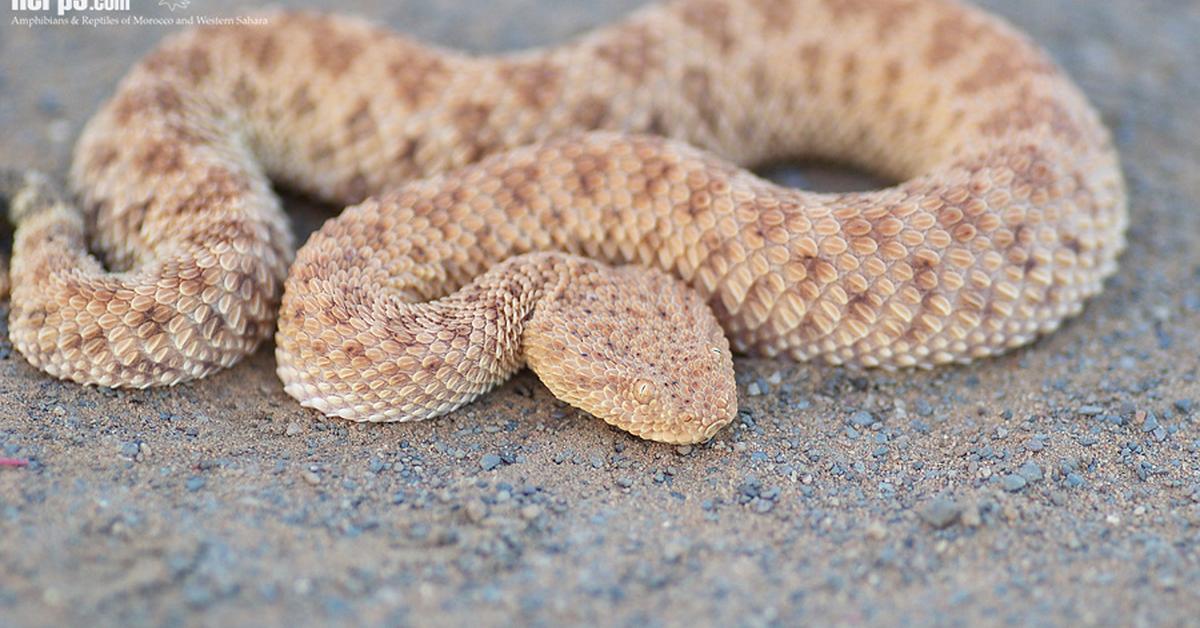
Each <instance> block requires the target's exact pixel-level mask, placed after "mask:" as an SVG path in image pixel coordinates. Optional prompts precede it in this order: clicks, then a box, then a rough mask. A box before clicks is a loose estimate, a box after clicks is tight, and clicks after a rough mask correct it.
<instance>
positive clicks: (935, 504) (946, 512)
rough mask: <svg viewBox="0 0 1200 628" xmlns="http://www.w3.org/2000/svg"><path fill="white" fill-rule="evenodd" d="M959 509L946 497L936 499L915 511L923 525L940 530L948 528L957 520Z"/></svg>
mask: <svg viewBox="0 0 1200 628" xmlns="http://www.w3.org/2000/svg"><path fill="white" fill-rule="evenodd" d="M960 512H961V507H960V506H959V505H958V503H957V502H955V501H954V500H952V499H950V498H948V497H936V498H934V499H933V501H931V502H928V503H926V504H925V505H924V506H922V507H920V508H919V509H917V516H919V517H921V520H923V521H924V522H925V523H927V524H929V525H931V526H933V527H934V528H937V529H939V530H941V529H942V528H946V527H949V526H950V524H952V523H954V522H955V520H957V519H958V515H959V513H960Z"/></svg>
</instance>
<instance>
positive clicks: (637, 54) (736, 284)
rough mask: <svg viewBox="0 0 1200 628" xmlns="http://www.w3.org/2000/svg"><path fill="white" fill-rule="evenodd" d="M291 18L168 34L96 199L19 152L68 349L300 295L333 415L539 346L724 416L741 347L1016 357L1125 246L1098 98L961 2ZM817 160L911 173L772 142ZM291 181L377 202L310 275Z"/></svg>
mask: <svg viewBox="0 0 1200 628" xmlns="http://www.w3.org/2000/svg"><path fill="white" fill-rule="evenodd" d="M267 17H268V20H267V21H268V22H269V24H268V25H266V26H226V27H206V28H199V29H194V30H189V31H186V32H183V33H180V34H177V35H175V36H172V37H170V38H169V39H167V40H166V41H165V42H164V43H163V44H162V45H161V46H160V47H159V48H158V49H157V50H156V51H155V52H153V53H152V54H150V55H149V56H148V57H146V58H145V59H144V60H143V61H142V62H140V63H139V64H138V65H137V66H136V68H135V69H134V70H133V71H132V72H131V73H130V74H129V75H128V76H127V77H126V78H125V79H124V81H123V82H122V83H121V84H120V86H119V87H118V89H117V92H116V95H115V96H114V97H113V98H112V99H111V100H110V101H109V102H108V103H107V104H106V105H105V106H104V107H103V108H102V110H101V111H100V112H99V113H98V114H97V115H96V116H95V117H94V118H93V119H92V121H91V122H90V123H89V124H88V125H87V127H86V128H85V130H84V132H83V134H82V136H81V138H80V140H79V144H78V147H77V151H76V157H75V161H74V165H73V169H72V173H71V174H72V182H73V186H74V190H75V192H76V194H77V197H78V198H77V200H75V199H65V197H61V196H59V195H58V194H57V193H56V191H55V188H54V186H53V185H52V184H50V183H48V182H47V181H46V180H45V179H43V178H41V177H39V176H37V175H32V174H30V175H14V174H9V175H6V176H5V177H4V178H3V180H2V181H0V187H2V188H4V191H5V192H6V194H7V195H8V196H10V197H11V202H10V214H11V218H12V219H13V220H14V222H15V223H16V224H17V225H18V228H17V231H16V235H15V244H14V256H13V266H12V269H11V276H12V281H13V289H12V307H11V314H10V316H11V321H10V333H11V335H12V339H13V343H14V345H15V346H16V348H17V349H18V350H19V351H20V352H21V354H22V355H24V356H25V357H26V359H28V360H29V361H30V362H31V363H32V364H34V365H35V366H37V367H39V368H41V369H43V370H45V371H46V372H48V373H50V374H52V375H55V376H57V377H62V378H66V379H71V380H74V381H77V382H83V383H89V384H101V385H105V386H133V387H141V386H151V385H159V384H174V383H177V382H181V381H185V380H188V379H191V378H196V377H202V376H204V375H206V374H209V373H212V372H213V371H214V370H217V369H219V368H222V367H226V366H229V365H231V364H233V363H234V362H236V361H237V360H239V359H240V358H241V357H243V356H245V355H246V354H248V353H250V352H252V351H254V350H255V348H256V347H257V346H258V345H259V343H260V342H262V341H263V340H264V339H265V338H267V337H268V336H269V335H270V333H271V331H272V329H273V328H274V326H275V322H276V311H277V309H278V311H279V321H278V333H277V336H276V345H277V349H276V356H277V360H278V372H279V375H280V377H281V378H282V379H283V381H284V384H285V387H286V390H287V392H288V393H290V394H291V395H292V396H294V397H295V398H297V399H298V400H300V401H301V403H303V404H304V405H306V406H310V407H314V408H317V409H319V410H320V411H322V412H324V413H326V414H329V415H335V416H342V417H345V418H349V419H355V420H369V421H396V420H411V419H422V418H428V417H433V416H437V415H439V414H443V413H445V412H448V411H450V410H452V409H454V408H456V407H459V406H461V405H462V404H464V403H466V402H468V401H470V400H471V399H473V398H475V397H476V396H477V395H479V394H480V393H482V392H483V391H485V390H487V389H488V388H490V387H493V386H495V385H496V384H497V383H499V382H501V381H503V380H504V379H505V378H506V377H508V376H509V375H510V374H511V373H513V372H514V371H515V370H516V369H518V368H521V367H522V366H523V365H526V364H528V365H529V366H531V367H532V368H533V369H534V370H535V371H536V372H537V373H538V375H539V376H540V377H541V378H542V380H543V381H544V382H545V383H546V385H547V386H548V387H549V389H550V390H551V391H552V392H554V394H556V395H558V396H559V397H561V398H562V399H564V400H566V401H568V402H570V403H572V404H575V405H577V406H579V407H581V408H583V409H584V410H587V411H589V412H591V413H592V414H594V415H596V416H598V417H600V418H602V419H604V420H605V421H608V422H610V423H612V424H614V425H617V426H618V427H621V428H623V429H626V430H628V431H630V432H632V433H634V434H638V435H640V436H644V437H647V438H652V439H657V440H662V441H669V442H694V441H699V440H704V439H706V438H708V437H710V436H711V435H712V434H713V433H714V432H715V431H716V430H718V429H720V427H721V426H722V425H725V424H726V423H728V422H729V421H730V420H731V419H732V418H733V416H734V413H735V412H736V406H737V404H736V393H735V387H734V383H733V370H732V369H733V367H732V360H731V357H730V356H731V349H732V351H738V352H746V353H752V354H761V355H768V356H773V355H786V356H790V357H792V358H795V359H799V360H808V359H813V358H821V359H823V360H825V361H827V362H829V363H832V364H846V365H854V366H863V367H873V366H883V367H904V366H931V365H935V364H941V363H947V362H956V361H960V362H961V361H967V360H971V359H974V358H979V357H983V356H988V355H992V354H995V353H997V352H1000V351H1004V350H1005V349H1008V348H1010V347H1015V346H1017V345H1021V344H1023V343H1026V342H1029V341H1030V340H1031V339H1033V338H1034V337H1036V336H1037V335H1038V334H1041V333H1045V332H1048V331H1050V330H1052V329H1054V328H1055V327H1057V326H1058V325H1059V323H1060V322H1061V321H1062V320H1063V319H1064V318H1065V317H1067V316H1070V315H1072V314H1074V313H1076V312H1078V311H1079V310H1080V308H1081V305H1082V302H1083V300H1084V299H1085V298H1086V297H1088V296H1090V295H1093V294H1095V293H1097V292H1098V291H1099V290H1100V288H1101V283H1102V281H1103V279H1104V278H1105V277H1106V276H1108V275H1110V274H1111V273H1112V272H1113V271H1114V269H1115V260H1116V257H1117V256H1118V254H1119V252H1120V251H1121V249H1122V248H1123V246H1124V229H1125V225H1126V222H1127V214H1126V200H1125V191H1124V185H1123V181H1122V178H1121V175H1120V169H1119V164H1118V161H1117V156H1116V154H1115V151H1114V149H1113V147H1112V144H1111V140H1110V137H1109V134H1108V132H1107V130H1106V129H1105V128H1104V126H1103V125H1102V123H1101V121H1100V119H1099V117H1098V116H1097V114H1096V113H1095V111H1094V110H1093V109H1092V108H1091V107H1090V106H1089V104H1088V103H1087V101H1086V100H1085V98H1084V97H1083V96H1082V95H1081V93H1080V91H1079V90H1078V89H1077V88H1076V87H1075V86H1074V85H1072V84H1071V82H1070V81H1069V80H1068V79H1067V78H1066V77H1065V76H1064V74H1063V73H1062V72H1061V71H1060V70H1059V69H1058V68H1057V67H1056V66H1055V65H1054V64H1053V63H1052V62H1051V61H1050V60H1049V59H1048V58H1047V56H1046V55H1045V54H1044V53H1043V52H1041V51H1040V50H1038V49H1037V48H1036V47H1035V46H1034V45H1033V44H1032V43H1030V41H1029V40H1028V39H1027V38H1025V37H1024V36H1022V35H1021V34H1019V33H1017V32H1016V31H1015V30H1014V29H1013V28H1011V27H1010V26H1008V25H1007V24H1005V23H1004V22H1002V21H1001V20H999V19H997V18H994V17H992V16H990V15H987V14H985V13H983V12H981V11H979V10H977V9H974V8H971V7H968V6H964V5H962V4H960V3H958V2H954V1H951V0H678V1H675V2H668V3H666V4H662V5H655V6H651V7H647V8H645V9H643V10H641V11H638V12H636V13H634V14H633V15H631V16H630V17H628V18H627V19H625V20H624V21H622V22H620V23H618V24H615V25H611V26H608V27H604V28H600V29H598V30H595V31H592V32H590V33H586V34H584V35H582V36H580V37H578V38H576V39H574V40H573V41H571V42H569V43H566V44H563V45H559V46H554V47H550V48H545V49H538V50H531V51H525V52H520V53H515V54H508V55H502V56H470V55H466V54H460V53H456V52H453V51H448V50H441V49H437V48H433V47H430V46H426V45H422V44H418V43H415V42H413V41H411V40H408V39H405V38H402V37H399V36H396V35H394V34H392V33H389V32H387V31H385V30H382V29H379V28H376V27H374V26H371V25H369V24H367V23H365V22H362V21H359V20H356V19H352V18H346V17H336V16H320V15H312V14H307V13H274V14H270V15H268V16H267ZM805 155H811V156H819V157H824V158H830V159H835V160H839V161H843V162H848V163H850V164H854V165H858V166H860V167H863V168H866V169H868V170H871V171H874V172H877V173H880V174H882V175H885V176H887V177H890V178H892V179H894V180H896V181H899V182H900V183H898V184H896V185H894V186H892V187H888V188H886V189H881V190H878V191H871V192H863V193H846V194H819V193H813V192H808V191H803V190H796V189H787V188H782V187H779V186H777V185H774V184H772V183H770V182H768V181H765V180H763V179H761V178H758V177H756V176H755V175H754V174H752V173H750V172H748V171H746V170H743V169H741V168H740V167H739V165H740V166H752V165H755V164H759V163H763V162H767V161H770V160H775V159H780V158H787V157H794V156H805ZM735 164H737V165H735ZM271 181H274V182H276V183H279V184H282V185H287V186H290V187H294V188H297V189H298V190H300V191H302V192H305V193H308V194H311V195H314V196H316V197H319V198H322V199H325V200H327V201H331V202H336V203H340V204H350V203H359V204H357V205H355V206H353V207H351V208H349V209H347V210H346V211H345V212H343V213H342V214H341V216H340V217H338V218H336V219H334V220H331V221H330V222H329V223H327V224H326V225H325V226H324V228H322V229H321V230H320V231H319V232H318V233H316V234H315V235H314V236H313V237H312V238H311V239H310V240H309V242H308V243H307V244H306V245H305V246H304V247H303V248H301V249H300V251H299V252H298V254H297V256H296V261H295V264H294V265H293V266H292V267H291V270H290V275H289V274H288V264H289V262H290V261H291V256H292V248H293V245H292V241H291V236H290V234H289V229H288V226H287V220H286V218H285V216H284V214H283V212H282V210H281V207H280V203H279V200H278V199H277V197H276V196H275V194H274V193H273V192H272V189H271V185H270V182H271ZM89 247H91V249H92V250H95V251H98V252H99V254H100V255H101V256H102V257H101V258H97V257H93V255H92V254H91V253H89ZM608 264H614V265H616V266H609V265H608ZM624 264H629V265H628V266H621V265H624ZM285 278H286V286H285V285H284V283H285ZM281 289H282V293H281ZM281 294H282V297H281ZM281 298H282V305H281V307H280V306H279V304H280V302H281V301H280V299H281Z"/></svg>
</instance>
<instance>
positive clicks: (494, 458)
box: [479, 454, 501, 471]
mask: <svg viewBox="0 0 1200 628" xmlns="http://www.w3.org/2000/svg"><path fill="white" fill-rule="evenodd" d="M500 462H501V460H500V456H498V455H496V454H484V455H483V457H482V458H480V459H479V467H480V468H481V469H483V470H484V471H491V470H492V469H495V468H496V467H498V466H500Z"/></svg>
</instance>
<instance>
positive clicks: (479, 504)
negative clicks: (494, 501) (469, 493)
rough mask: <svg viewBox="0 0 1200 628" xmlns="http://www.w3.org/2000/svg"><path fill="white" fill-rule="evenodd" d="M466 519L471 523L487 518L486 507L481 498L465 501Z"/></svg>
mask: <svg viewBox="0 0 1200 628" xmlns="http://www.w3.org/2000/svg"><path fill="white" fill-rule="evenodd" d="M466 511H467V519H468V520H470V521H471V522H472V523H479V522H481V521H483V520H484V519H486V518H487V515H488V507H487V504H485V503H483V501H482V500H479V499H472V500H471V501H469V502H467V507H466Z"/></svg>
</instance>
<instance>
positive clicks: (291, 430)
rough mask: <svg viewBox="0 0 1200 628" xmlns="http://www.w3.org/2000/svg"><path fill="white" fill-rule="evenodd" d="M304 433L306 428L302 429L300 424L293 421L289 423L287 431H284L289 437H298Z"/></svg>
mask: <svg viewBox="0 0 1200 628" xmlns="http://www.w3.org/2000/svg"><path fill="white" fill-rule="evenodd" d="M303 431H304V428H302V427H300V424H299V423H297V422H295V421H291V422H289V423H288V425H287V429H286V430H284V432H283V433H284V434H285V435H287V436H296V435H297V434H299V433H301V432H303Z"/></svg>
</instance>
